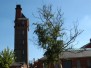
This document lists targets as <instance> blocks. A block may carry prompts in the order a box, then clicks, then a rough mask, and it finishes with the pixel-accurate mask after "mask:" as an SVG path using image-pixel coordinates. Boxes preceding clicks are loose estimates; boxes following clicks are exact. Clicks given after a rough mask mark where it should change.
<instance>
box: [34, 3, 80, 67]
mask: <svg viewBox="0 0 91 68" xmlns="http://www.w3.org/2000/svg"><path fill="white" fill-rule="evenodd" d="M38 14H39V17H37V18H39V20H40V23H34V24H35V25H36V29H35V31H34V33H35V34H36V35H37V37H38V45H39V46H40V47H41V48H43V49H44V50H45V53H44V56H46V57H47V63H48V64H49V68H50V65H51V64H53V65H55V64H56V63H58V62H59V63H60V61H59V60H60V56H61V53H62V52H63V51H64V50H67V49H68V47H69V45H70V44H71V43H73V42H74V41H75V39H76V37H77V36H78V35H79V34H80V33H81V31H79V30H78V28H77V26H76V25H75V26H74V30H72V29H70V38H69V39H68V40H67V41H64V39H63V38H64V36H66V32H65V29H64V28H63V24H64V22H63V19H62V14H61V10H58V11H57V13H53V12H52V7H51V6H46V5H43V7H42V8H40V9H39V11H38ZM66 39H67V38H66ZM59 66H60V68H61V65H59Z"/></svg>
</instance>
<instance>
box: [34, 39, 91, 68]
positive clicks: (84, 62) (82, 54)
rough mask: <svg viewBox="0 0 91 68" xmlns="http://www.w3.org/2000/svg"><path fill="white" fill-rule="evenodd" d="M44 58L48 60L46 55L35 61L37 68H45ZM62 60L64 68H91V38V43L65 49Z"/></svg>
mask: <svg viewBox="0 0 91 68" xmlns="http://www.w3.org/2000/svg"><path fill="white" fill-rule="evenodd" d="M44 60H46V58H45V57H43V58H41V59H39V60H38V61H36V62H34V66H35V67H36V68H45V64H44ZM60 60H61V61H62V67H63V68H91V40H90V43H88V44H86V45H84V46H83V47H81V48H80V49H79V50H68V51H64V52H63V53H62V55H61V56H60ZM39 66H40V67H39ZM51 68H53V67H51ZM54 68H58V67H57V66H56V67H54Z"/></svg>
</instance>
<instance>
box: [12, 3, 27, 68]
mask: <svg viewBox="0 0 91 68" xmlns="http://www.w3.org/2000/svg"><path fill="white" fill-rule="evenodd" d="M15 9H16V13H15V21H14V23H15V25H14V31H15V32H14V52H15V58H16V59H15V63H17V64H18V63H23V64H26V65H27V68H28V31H29V20H28V18H26V17H25V16H24V14H23V13H22V8H21V5H16V8H15ZM13 65H14V64H13ZM20 65H21V64H20Z"/></svg>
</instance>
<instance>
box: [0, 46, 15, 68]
mask: <svg viewBox="0 0 91 68" xmlns="http://www.w3.org/2000/svg"><path fill="white" fill-rule="evenodd" d="M12 62H14V52H13V51H11V50H10V49H9V48H6V49H4V50H3V51H2V52H0V68H9V66H10V65H11V64H12Z"/></svg>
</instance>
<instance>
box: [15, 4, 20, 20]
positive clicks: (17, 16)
mask: <svg viewBox="0 0 91 68" xmlns="http://www.w3.org/2000/svg"><path fill="white" fill-rule="evenodd" d="M15 9H16V16H15V19H17V18H20V17H21V16H22V13H21V10H22V8H21V5H16V8H15Z"/></svg>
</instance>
